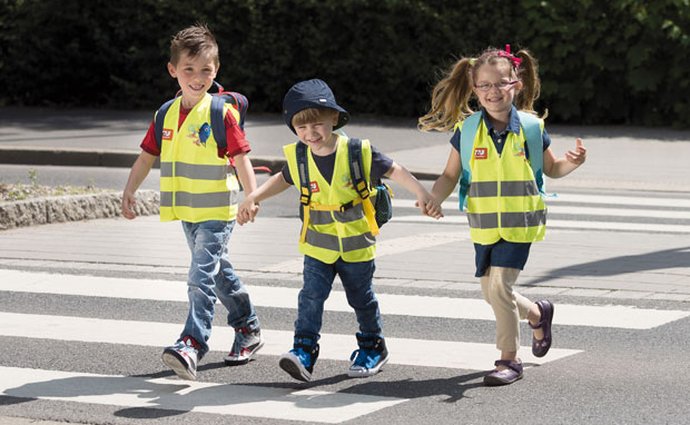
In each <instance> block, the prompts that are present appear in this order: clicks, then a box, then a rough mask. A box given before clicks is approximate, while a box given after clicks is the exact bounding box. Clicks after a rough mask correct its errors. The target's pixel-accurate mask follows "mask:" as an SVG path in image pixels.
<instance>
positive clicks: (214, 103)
mask: <svg viewBox="0 0 690 425" xmlns="http://www.w3.org/2000/svg"><path fill="white" fill-rule="evenodd" d="M213 84H214V85H215V86H216V88H217V89H218V93H214V94H213V98H212V99H211V131H213V138H214V139H216V144H217V145H218V147H219V148H221V149H225V148H226V147H227V146H228V141H227V138H226V134H225V104H226V103H229V104H231V105H233V106H234V107H235V108H236V109H237V112H239V115H240V119H239V122H238V123H237V124H238V125H239V126H240V128H241V129H242V130H244V118H245V116H246V115H247V109H249V100H248V99H247V97H246V96H245V95H243V94H241V93H237V92H234V91H228V92H226V91H225V89H223V86H221V85H220V83H218V82H217V81H214V82H213Z"/></svg>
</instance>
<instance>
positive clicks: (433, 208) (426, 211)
mask: <svg viewBox="0 0 690 425" xmlns="http://www.w3.org/2000/svg"><path fill="white" fill-rule="evenodd" d="M415 206H417V207H418V208H419V209H420V210H421V211H422V214H423V215H428V216H429V217H433V218H435V219H437V220H438V219H439V218H441V217H443V209H442V208H441V204H439V203H438V202H436V200H435V199H434V198H433V197H432V196H430V195H429V194H428V193H427V194H424V195H422V196H420V197H418V198H417V202H415Z"/></svg>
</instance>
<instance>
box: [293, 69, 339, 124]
mask: <svg viewBox="0 0 690 425" xmlns="http://www.w3.org/2000/svg"><path fill="white" fill-rule="evenodd" d="M308 108H330V109H334V110H336V111H338V122H337V123H336V125H335V126H334V127H333V129H334V130H335V129H337V128H340V127H342V126H344V125H345V124H347V122H348V121H349V120H350V114H349V113H348V112H347V111H346V110H345V109H343V108H341V107H340V106H339V105H338V104H337V103H335V96H334V95H333V91H332V90H331V88H330V87H328V84H326V83H325V82H324V81H323V80H319V79H316V78H315V79H313V80H306V81H300V82H299V83H297V84H295V85H294V86H292V87H290V90H288V92H287V93H286V94H285V98H284V99H283V118H285V124H287V126H288V127H290V130H292V132H293V133H297V132H296V131H295V128H294V127H293V126H292V117H294V116H295V114H296V113H298V112H299V111H302V110H304V109H308Z"/></svg>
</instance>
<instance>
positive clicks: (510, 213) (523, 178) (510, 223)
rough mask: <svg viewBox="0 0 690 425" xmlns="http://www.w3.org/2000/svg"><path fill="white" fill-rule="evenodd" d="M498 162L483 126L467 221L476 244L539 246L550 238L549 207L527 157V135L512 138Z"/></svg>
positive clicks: (478, 138) (473, 163) (475, 148)
mask: <svg viewBox="0 0 690 425" xmlns="http://www.w3.org/2000/svg"><path fill="white" fill-rule="evenodd" d="M504 143H505V146H504V147H503V151H502V153H501V155H500V156H499V154H498V151H497V150H496V147H495V145H494V142H493V140H492V139H491V136H489V134H488V131H487V128H486V126H485V124H484V122H483V120H482V122H481V124H480V127H479V129H478V130H477V135H476V136H475V140H474V146H473V148H472V157H471V159H470V170H471V173H472V181H471V184H470V187H469V193H468V196H467V219H468V221H469V224H470V236H471V238H472V241H474V242H475V243H478V244H481V245H490V244H493V243H496V242H498V241H499V240H500V239H504V240H506V241H509V242H536V241H540V240H542V239H544V234H545V232H546V205H545V203H544V200H543V198H542V196H541V194H540V193H539V189H538V188H537V184H536V181H535V178H534V172H533V171H532V168H531V167H530V164H529V161H528V160H527V158H526V157H525V135H524V130H523V129H520V134H519V135H516V134H515V133H513V132H508V136H507V138H506V140H505V141H504Z"/></svg>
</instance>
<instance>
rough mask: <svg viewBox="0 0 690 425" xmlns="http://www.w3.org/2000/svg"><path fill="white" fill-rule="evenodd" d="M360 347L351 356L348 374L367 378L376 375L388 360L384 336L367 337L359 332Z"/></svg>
mask: <svg viewBox="0 0 690 425" xmlns="http://www.w3.org/2000/svg"><path fill="white" fill-rule="evenodd" d="M357 344H358V345H359V349H358V350H355V351H353V352H352V355H351V356H350V362H351V363H350V369H349V370H348V371H347V375H348V376H349V377H351V378H366V377H368V376H372V375H376V374H377V373H379V370H381V367H383V365H385V364H386V362H387V361H388V349H387V348H386V341H385V340H384V339H383V337H380V336H374V337H365V336H364V335H363V334H361V333H357Z"/></svg>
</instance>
